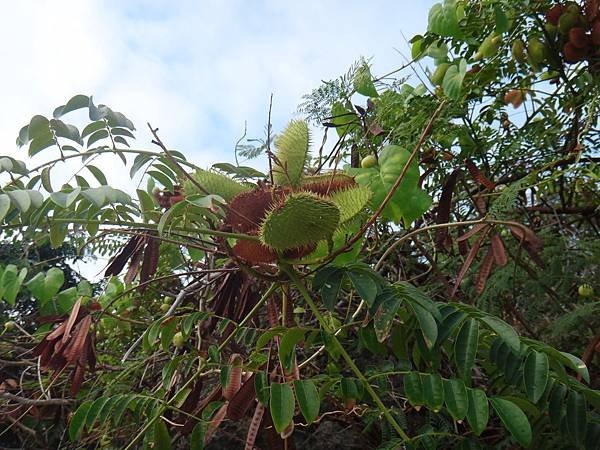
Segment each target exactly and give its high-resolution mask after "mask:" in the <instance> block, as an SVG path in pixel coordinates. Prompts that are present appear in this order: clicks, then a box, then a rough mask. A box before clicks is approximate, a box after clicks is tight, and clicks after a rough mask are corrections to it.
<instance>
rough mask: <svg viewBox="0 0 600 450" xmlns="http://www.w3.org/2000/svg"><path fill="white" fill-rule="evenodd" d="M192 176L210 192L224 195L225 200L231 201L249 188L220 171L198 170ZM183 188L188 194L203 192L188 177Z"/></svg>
mask: <svg viewBox="0 0 600 450" xmlns="http://www.w3.org/2000/svg"><path fill="white" fill-rule="evenodd" d="M192 178H194V180H196V181H197V182H198V184H200V185H201V186H202V187H203V188H204V189H206V190H207V191H208V192H209V193H210V194H215V195H219V196H221V197H223V199H225V201H230V200H231V199H232V198H233V197H235V196H236V195H238V194H239V193H241V192H244V191H248V190H249V188H248V187H246V186H244V185H242V184H240V183H238V182H237V181H233V180H232V179H231V178H229V177H226V176H225V175H221V174H220V173H216V172H210V171H208V170H202V169H200V170H198V171H196V172H195V173H193V174H192ZM183 189H184V191H185V193H186V194H187V195H190V194H203V192H201V191H200V190H199V189H198V186H196V185H195V184H194V183H192V182H191V181H190V180H188V179H186V180H185V181H184V182H183Z"/></svg>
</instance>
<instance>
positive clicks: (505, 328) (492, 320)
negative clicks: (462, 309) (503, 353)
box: [479, 315, 521, 354]
mask: <svg viewBox="0 0 600 450" xmlns="http://www.w3.org/2000/svg"><path fill="white" fill-rule="evenodd" d="M479 320H480V321H481V322H483V323H485V324H486V325H487V326H488V327H489V328H490V329H491V330H492V331H493V332H494V333H496V334H497V335H498V336H500V337H501V338H502V339H503V340H504V342H506V344H507V345H508V346H509V347H510V348H511V349H512V351H513V352H515V353H517V354H518V353H520V351H521V340H520V339H519V335H518V334H517V332H516V331H515V330H514V328H513V327H511V326H510V325H508V324H507V323H506V322H504V321H503V320H500V319H498V318H497V317H493V316H487V315H486V316H483V317H481V318H480V319H479Z"/></svg>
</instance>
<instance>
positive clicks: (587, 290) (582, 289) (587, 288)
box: [577, 283, 594, 298]
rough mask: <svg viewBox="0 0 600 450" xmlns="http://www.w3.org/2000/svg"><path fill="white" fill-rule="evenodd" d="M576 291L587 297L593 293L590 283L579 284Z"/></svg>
mask: <svg viewBox="0 0 600 450" xmlns="http://www.w3.org/2000/svg"><path fill="white" fill-rule="evenodd" d="M577 292H578V293H579V295H580V296H581V297H586V298H587V297H591V296H592V295H594V288H593V287H592V286H591V285H589V284H587V283H585V284H582V285H581V286H579V288H578V289H577Z"/></svg>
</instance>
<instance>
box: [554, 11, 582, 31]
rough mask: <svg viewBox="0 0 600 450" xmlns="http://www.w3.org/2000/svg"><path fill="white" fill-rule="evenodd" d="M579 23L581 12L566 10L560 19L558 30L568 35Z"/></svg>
mask: <svg viewBox="0 0 600 450" xmlns="http://www.w3.org/2000/svg"><path fill="white" fill-rule="evenodd" d="M578 23H579V14H578V13H576V12H573V11H571V12H569V11H566V12H565V13H564V14H563V15H562V16H560V19H558V31H559V33H561V34H564V35H567V34H568V33H569V30H570V29H571V28H573V27H574V26H575V25H577V24H578Z"/></svg>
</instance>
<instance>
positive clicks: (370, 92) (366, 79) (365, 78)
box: [353, 63, 379, 97]
mask: <svg viewBox="0 0 600 450" xmlns="http://www.w3.org/2000/svg"><path fill="white" fill-rule="evenodd" d="M353 84H354V90H355V91H356V92H358V93H359V94H361V95H364V96H366V97H377V96H378V95H379V94H377V89H375V85H374V84H373V77H372V75H371V70H370V69H369V65H368V64H367V63H363V64H361V65H360V67H359V68H358V69H357V71H356V73H355V74H354V80H353Z"/></svg>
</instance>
